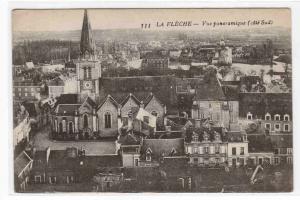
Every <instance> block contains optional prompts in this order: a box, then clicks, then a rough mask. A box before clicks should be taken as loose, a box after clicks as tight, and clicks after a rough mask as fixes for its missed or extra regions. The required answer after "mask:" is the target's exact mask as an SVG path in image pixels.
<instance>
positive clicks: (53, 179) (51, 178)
mask: <svg viewBox="0 0 300 200" xmlns="http://www.w3.org/2000/svg"><path fill="white" fill-rule="evenodd" d="M49 183H50V184H53V183H56V177H55V176H49Z"/></svg>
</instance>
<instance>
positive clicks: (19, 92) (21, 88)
mask: <svg viewBox="0 0 300 200" xmlns="http://www.w3.org/2000/svg"><path fill="white" fill-rule="evenodd" d="M41 89H42V84H41V83H38V84H37V83H34V82H32V81H31V80H14V83H13V97H14V100H16V101H21V100H25V99H26V100H39V99H40V98H41Z"/></svg>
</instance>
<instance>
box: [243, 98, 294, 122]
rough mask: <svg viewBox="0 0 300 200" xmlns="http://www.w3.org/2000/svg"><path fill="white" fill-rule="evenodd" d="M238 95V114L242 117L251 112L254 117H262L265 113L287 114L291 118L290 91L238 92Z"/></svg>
mask: <svg viewBox="0 0 300 200" xmlns="http://www.w3.org/2000/svg"><path fill="white" fill-rule="evenodd" d="M239 96H240V101H239V114H240V116H242V117H246V115H247V113H248V112H251V113H252V115H253V117H254V118H255V117H257V118H264V116H265V114H266V113H270V114H271V116H273V115H275V114H279V115H281V116H283V115H285V114H289V115H290V117H291V118H292V94H291V93H240V95H239Z"/></svg>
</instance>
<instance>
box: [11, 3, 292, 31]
mask: <svg viewBox="0 0 300 200" xmlns="http://www.w3.org/2000/svg"><path fill="white" fill-rule="evenodd" d="M88 15H89V18H90V22H91V25H92V28H93V29H125V28H141V24H142V23H151V29H168V30H170V29H192V30H197V29H212V28H220V26H217V27H212V26H202V22H203V21H207V22H212V23H213V22H220V21H223V22H224V21H225V22H226V21H228V22H229V21H246V22H248V21H249V20H251V21H253V20H266V21H268V20H272V24H271V25H269V24H268V25H264V26H262V25H252V26H251V27H255V28H269V27H270V26H276V27H277V26H280V27H285V28H290V26H291V17H290V16H291V14H290V10H289V9H286V8H277V9H88ZM82 19H83V9H70V10H14V11H12V28H13V31H36V32H38V31H69V30H80V29H81V26H82ZM170 21H192V23H193V24H195V23H196V24H199V25H196V26H195V25H193V26H192V27H167V26H166V23H167V22H170ZM157 22H158V23H160V24H161V23H162V22H163V23H164V26H163V28H162V27H157V26H156V24H157ZM223 27H224V26H223ZM226 27H228V26H226ZM230 27H231V28H233V29H238V28H249V27H248V26H239V27H237V26H230Z"/></svg>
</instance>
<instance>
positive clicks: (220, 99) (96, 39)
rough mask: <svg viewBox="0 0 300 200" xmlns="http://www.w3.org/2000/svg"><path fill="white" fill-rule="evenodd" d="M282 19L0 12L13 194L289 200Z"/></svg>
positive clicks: (157, 12)
mask: <svg viewBox="0 0 300 200" xmlns="http://www.w3.org/2000/svg"><path fill="white" fill-rule="evenodd" d="M291 21H292V20H291V10H290V9H289V8H275V7H274V8H272V7H270V8H180V9H179V8H159V9H157V8H156V9H155V8H144V9H142V8H76V9H75V8H72V9H71V8H70V9H65V8H64V9H14V10H12V11H11V28H12V31H11V34H12V36H11V39H12V41H11V43H12V49H11V50H12V61H11V63H12V74H11V75H9V76H12V82H13V83H12V91H11V92H12V101H13V102H12V106H13V109H12V111H13V113H12V116H13V131H12V133H13V135H10V137H12V141H13V143H12V144H11V145H13V147H11V148H12V149H13V170H12V171H13V174H11V177H12V179H13V187H14V189H13V190H14V192H15V193H72V192H82V193H149V192H152V193H279V192H280V193H282V192H292V191H293V189H294V187H293V182H294V178H293V177H294V176H293V174H294V173H293V112H292V109H293V106H292V39H291V28H292V27H291V26H292V25H291Z"/></svg>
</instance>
